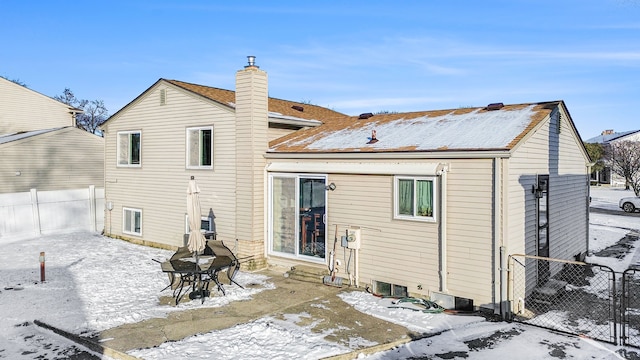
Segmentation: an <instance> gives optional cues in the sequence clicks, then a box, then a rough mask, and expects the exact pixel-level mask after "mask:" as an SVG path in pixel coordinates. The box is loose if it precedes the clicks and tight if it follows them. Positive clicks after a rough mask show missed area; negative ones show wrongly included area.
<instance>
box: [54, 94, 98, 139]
mask: <svg viewBox="0 0 640 360" xmlns="http://www.w3.org/2000/svg"><path fill="white" fill-rule="evenodd" d="M53 98H54V99H56V100H58V101H60V102H62V103H65V104H67V105H70V106H73V107H76V108H78V109H82V110H83V111H84V113H83V114H78V115H77V116H76V126H78V127H79V128H80V129H83V130H86V131H88V132H90V133H92V134H96V132H97V131H98V128H99V127H100V125H102V123H104V122H105V121H106V120H107V118H108V117H109V111H108V110H107V108H106V107H105V106H104V101H102V100H91V101H89V100H81V99H78V98H76V96H75V95H74V94H73V91H71V89H69V88H65V89H64V91H63V92H62V95H57V96H54V97H53Z"/></svg>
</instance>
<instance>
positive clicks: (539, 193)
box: [531, 185, 544, 199]
mask: <svg viewBox="0 0 640 360" xmlns="http://www.w3.org/2000/svg"><path fill="white" fill-rule="evenodd" d="M531 192H532V193H533V194H535V196H536V199H541V198H542V193H543V192H544V189H543V188H542V187H539V186H536V185H531Z"/></svg>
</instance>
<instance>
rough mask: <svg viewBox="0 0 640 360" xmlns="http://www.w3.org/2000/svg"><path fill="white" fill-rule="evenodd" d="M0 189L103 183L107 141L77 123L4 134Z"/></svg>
mask: <svg viewBox="0 0 640 360" xmlns="http://www.w3.org/2000/svg"><path fill="white" fill-rule="evenodd" d="M0 154H2V155H1V156H0V169H2V172H1V174H2V175H0V193H18V192H28V191H30V190H31V189H38V190H39V191H45V190H47V191H51V190H68V189H81V188H88V187H89V186H91V185H93V186H97V187H100V188H101V187H102V186H103V181H104V172H103V171H104V170H103V169H104V141H103V139H102V138H101V137H99V136H96V135H93V134H90V133H88V132H86V131H84V130H81V129H78V128H76V127H71V126H67V127H61V128H54V129H43V130H32V131H25V132H19V133H15V134H9V135H2V136H0Z"/></svg>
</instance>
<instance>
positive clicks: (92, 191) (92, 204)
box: [89, 185, 97, 232]
mask: <svg viewBox="0 0 640 360" xmlns="http://www.w3.org/2000/svg"><path fill="white" fill-rule="evenodd" d="M89 217H90V218H89V223H90V229H89V230H90V231H93V232H95V231H96V227H97V225H96V186H95V185H89Z"/></svg>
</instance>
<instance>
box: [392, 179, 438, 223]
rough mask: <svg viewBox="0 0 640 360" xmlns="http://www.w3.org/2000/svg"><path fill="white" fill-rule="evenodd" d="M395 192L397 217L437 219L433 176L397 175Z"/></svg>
mask: <svg viewBox="0 0 640 360" xmlns="http://www.w3.org/2000/svg"><path fill="white" fill-rule="evenodd" d="M394 194H395V206H394V208H395V209H394V213H395V218H397V219H411V220H426V221H435V198H434V194H435V192H434V179H433V178H430V177H396V178H395V185H394Z"/></svg>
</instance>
